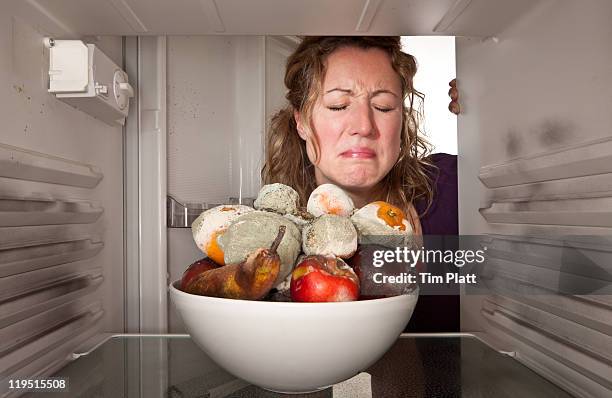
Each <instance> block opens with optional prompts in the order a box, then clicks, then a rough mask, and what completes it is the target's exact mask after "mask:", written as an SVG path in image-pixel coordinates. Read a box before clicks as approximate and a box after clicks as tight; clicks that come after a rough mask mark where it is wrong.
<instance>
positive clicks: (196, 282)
mask: <svg viewBox="0 0 612 398" xmlns="http://www.w3.org/2000/svg"><path fill="white" fill-rule="evenodd" d="M284 235H285V226H280V227H279V230H278V234H277V236H276V239H274V242H272V245H271V246H270V248H269V249H266V248H259V249H257V250H255V251H254V252H252V253H251V254H250V255H249V256H248V257H247V259H246V260H245V261H244V262H241V263H239V264H229V265H225V266H223V267H219V268H215V269H211V270H209V271H206V272H203V273H201V274H200V275H198V276H197V277H196V278H195V279H193V280H192V281H191V282H190V283H189V284H187V286H186V287H185V289H184V290H185V292H187V293H191V294H198V295H201V296H212V297H222V298H231V299H241V300H260V299H262V298H263V297H264V296H265V295H266V294H268V292H269V291H270V289H272V286H273V284H274V282H275V281H276V278H277V276H278V272H279V270H280V265H281V261H280V257H279V255H278V253H277V249H278V247H279V245H280V243H281V241H282V240H283V236H284Z"/></svg>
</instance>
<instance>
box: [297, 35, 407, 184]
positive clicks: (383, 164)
mask: <svg viewBox="0 0 612 398" xmlns="http://www.w3.org/2000/svg"><path fill="white" fill-rule="evenodd" d="M402 102H403V101H402V90H401V82H400V78H399V76H398V74H397V73H396V72H395V71H394V70H393V68H392V66H391V60H390V58H389V56H388V55H387V53H385V52H384V51H383V50H381V49H377V48H371V49H367V50H364V49H360V48H356V47H345V48H340V49H338V50H336V51H334V52H333V53H331V54H330V55H329V56H328V58H327V63H326V73H325V76H324V80H323V90H322V92H321V93H320V95H319V98H318V100H317V102H316V103H315V105H314V109H313V112H312V125H313V129H314V134H315V135H316V137H317V140H318V143H319V148H320V157H319V161H318V162H317V163H316V164H315V177H316V180H317V184H324V183H333V184H336V185H338V186H340V187H342V188H344V189H345V190H347V191H349V192H352V193H355V194H357V193H361V194H362V195H363V194H364V193H365V194H367V193H368V192H370V191H371V190H372V188H374V187H375V186H376V184H378V183H379V182H380V181H381V180H382V179H383V178H384V177H385V176H386V175H387V173H388V172H389V171H390V170H391V168H392V167H393V165H394V164H395V163H396V161H397V159H398V157H399V152H400V136H401V126H402ZM299 119H300V117H299V114H296V120H297V125H298V130H299V131H300V136H301V137H302V138H303V139H305V138H306V136H305V135H304V134H303V128H302V127H303V124H302V123H301V122H300V120H299ZM307 147H309V146H307ZM311 152H312V150H311V148H309V150H308V156H309V158H310V160H311V162H313V164H314V163H315V162H314V161H313V160H314V153H311Z"/></svg>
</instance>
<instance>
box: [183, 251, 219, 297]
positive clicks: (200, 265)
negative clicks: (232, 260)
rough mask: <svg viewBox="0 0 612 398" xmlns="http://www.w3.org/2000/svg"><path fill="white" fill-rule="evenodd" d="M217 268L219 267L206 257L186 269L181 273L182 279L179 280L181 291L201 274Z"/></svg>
mask: <svg viewBox="0 0 612 398" xmlns="http://www.w3.org/2000/svg"><path fill="white" fill-rule="evenodd" d="M218 267H220V265H219V264H217V263H215V262H214V261H213V260H211V259H210V258H208V257H204V258H201V259H199V260H198V261H196V262H195V263H193V264H191V265H190V266H189V267H187V269H186V270H185V272H183V277H182V278H181V290H185V288H186V287H187V285H188V284H189V283H191V281H193V280H194V279H195V278H196V277H198V275H200V274H201V273H203V272H206V271H209V270H211V269H214V268H218Z"/></svg>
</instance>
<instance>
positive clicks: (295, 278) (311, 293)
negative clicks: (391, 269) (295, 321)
mask: <svg viewBox="0 0 612 398" xmlns="http://www.w3.org/2000/svg"><path fill="white" fill-rule="evenodd" d="M357 298H359V279H358V278H357V275H355V272H353V270H352V269H351V268H350V267H349V266H347V265H346V264H345V263H344V262H343V261H342V260H341V259H339V258H335V257H325V256H306V257H304V258H303V259H302V260H301V261H300V263H299V264H298V265H297V266H296V267H295V269H294V270H293V273H292V274H291V299H292V300H293V301H299V302H331V301H354V300H357Z"/></svg>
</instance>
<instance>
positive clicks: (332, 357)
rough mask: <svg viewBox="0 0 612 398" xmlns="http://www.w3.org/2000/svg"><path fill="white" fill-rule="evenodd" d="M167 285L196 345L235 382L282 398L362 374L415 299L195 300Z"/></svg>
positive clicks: (397, 330)
mask: <svg viewBox="0 0 612 398" xmlns="http://www.w3.org/2000/svg"><path fill="white" fill-rule="evenodd" d="M178 286H180V281H176V282H174V283H172V284H171V285H170V297H171V298H172V302H173V303H174V305H175V307H176V308H177V310H178V312H179V314H180V315H181V317H182V319H183V322H184V324H185V327H186V328H187V331H188V332H189V334H190V335H191V337H192V339H193V340H194V342H195V343H196V344H197V345H198V346H199V347H200V348H201V349H202V350H203V351H204V352H205V353H206V354H207V355H208V356H209V357H210V358H211V359H212V360H213V361H215V362H216V363H217V364H218V365H219V366H221V367H222V368H224V369H225V370H227V371H228V372H230V373H232V374H233V375H235V376H236V377H238V378H240V379H243V380H245V381H247V382H249V383H251V384H254V385H256V386H259V387H263V388H265V389H268V390H272V391H276V392H283V393H302V392H311V391H316V390H320V389H324V388H327V387H329V386H331V385H333V384H336V383H338V382H341V381H343V380H346V379H348V378H351V377H353V376H355V375H356V374H358V373H359V372H360V371H362V370H365V369H366V368H368V367H369V366H370V365H372V364H373V363H374V362H376V361H377V360H378V359H380V357H382V356H383V354H384V353H385V352H387V350H388V349H389V348H390V347H391V346H392V345H393V343H394V342H395V341H396V339H397V338H398V336H399V335H400V334H401V333H402V331H403V330H404V327H405V326H406V324H407V323H408V321H409V320H410V316H411V315H412V310H413V309H414V306H415V305H416V302H417V299H418V289H417V290H415V291H414V292H413V293H411V294H406V295H401V296H395V297H389V298H382V299H374V300H364V301H352V302H340V303H283V302H266V301H247V300H232V299H223V298H216V297H206V296H198V295H194V294H189V293H185V292H183V291H181V290H179V289H178Z"/></svg>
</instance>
